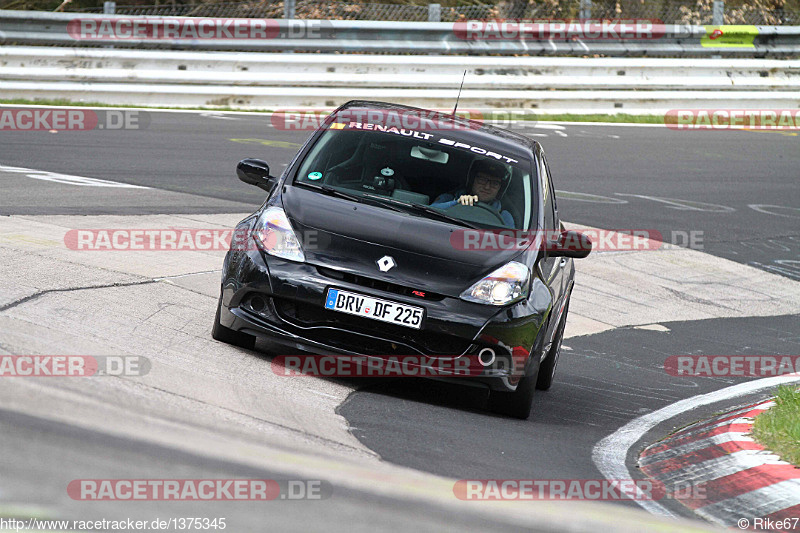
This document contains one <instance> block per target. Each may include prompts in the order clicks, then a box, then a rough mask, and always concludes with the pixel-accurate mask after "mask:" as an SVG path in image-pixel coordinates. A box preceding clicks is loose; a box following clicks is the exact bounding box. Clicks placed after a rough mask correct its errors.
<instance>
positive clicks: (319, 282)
mask: <svg viewBox="0 0 800 533" xmlns="http://www.w3.org/2000/svg"><path fill="white" fill-rule="evenodd" d="M329 288H339V289H343V290H348V291H351V292H356V293H361V294H368V295H372V296H374V297H377V298H382V299H386V300H392V301H395V302H400V303H405V304H408V305H414V306H419V307H424V308H425V318H424V320H423V324H422V328H421V329H419V330H417V329H412V328H407V327H404V326H399V325H394V324H387V323H385V322H379V321H375V320H372V319H369V318H363V317H358V316H352V315H349V314H345V313H340V312H338V311H331V310H328V309H325V308H324V301H325V296H326V294H327V290H328V289H329ZM406 289H408V288H403V287H397V286H391V285H390V284H386V283H380V282H378V281H376V280H370V279H367V278H364V277H361V276H354V275H350V274H347V273H345V272H341V271H337V270H334V269H331V268H327V267H323V266H318V265H312V264H308V263H294V262H290V261H284V260H281V259H279V258H275V257H272V256H266V255H264V254H263V253H262V252H261V251H259V250H247V251H231V252H229V253H228V255H227V256H226V258H225V265H224V268H223V280H222V302H221V309H220V322H221V324H222V325H223V326H225V327H228V328H230V329H233V330H236V331H241V332H243V333H247V334H250V335H255V336H258V337H262V338H265V339H266V340H268V341H269V342H271V343H272V344H276V345H279V346H281V347H284V348H289V349H290V350H301V351H304V352H312V353H315V354H332V355H359V356H371V357H387V356H428V357H430V358H434V359H447V360H449V361H450V363H451V364H450V365H449V366H451V367H459V368H464V367H465V366H466V367H468V368H470V369H472V370H471V372H470V374H469V377H459V378H457V379H459V382H460V383H463V384H465V385H475V386H481V387H489V388H490V389H493V390H500V391H513V390H515V389H516V386H517V384H518V383H519V380H520V379H521V378H522V377H523V376H525V375H532V374H534V372H536V370H537V369H538V365H539V362H540V357H531V353H536V354H541V350H542V339H541V338H540V337H541V335H540V334H539V333H540V332H544V330H545V328H543V324H544V319H545V317H546V312H547V310H548V309H549V308H546V309H544V310H539V309H535V308H533V304H532V303H531V302H529V301H525V302H519V303H517V304H514V305H512V306H509V307H507V308H500V309H498V308H496V307H491V306H483V305H480V304H474V303H470V302H464V301H462V300H460V299H458V298H451V297H447V296H442V295H430V296H429V297H428V298H418V297H415V296H411V295H410V291H409V290H406ZM539 303H540V305H541V302H539ZM485 348H491V349H492V350H493V351H494V352H495V361H494V363H493V364H491V365H488V366H483V365H482V364H481V363H480V362H479V360H478V353H479V352H480V351H481V350H484V349H485ZM412 366H414V365H412ZM438 379H448V378H447V376H446V373H445V374H440V375H439V376H438Z"/></svg>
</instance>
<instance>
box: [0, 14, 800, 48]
mask: <svg viewBox="0 0 800 533" xmlns="http://www.w3.org/2000/svg"><path fill="white" fill-rule="evenodd" d="M77 19H83V20H92V19H94V20H101V19H106V20H111V21H122V20H134V19H135V20H137V21H140V22H141V23H142V24H151V25H158V24H161V23H163V21H164V20H165V18H162V17H132V16H118V15H100V14H85V13H46V12H31V11H0V42H2V41H5V43H6V44H15V45H61V46H108V45H114V46H120V47H135V48H170V49H191V50H243V51H262V52H269V51H298V52H334V51H335V52H366V53H395V54H414V53H418V54H466V55H515V56H519V55H531V56H535V55H559V56H565V55H577V56H587V55H595V54H598V55H606V56H657V57H658V56H673V57H682V56H713V55H724V56H726V57H727V56H740V57H785V56H800V26H727V27H726V26H723V27H722V33H725V32H738V33H739V34H741V35H743V37H744V38H743V39H741V41H742V42H740V43H739V44H734V45H731V43H730V42H729V41H728V40H727V37H725V38H721V39H718V38H717V37H720V36H721V34H720V35H715V34H714V33H713V28H714V27H705V26H686V25H675V24H667V25H659V28H658V35H657V37H655V38H649V39H644V40H640V39H611V38H609V39H605V38H603V39H592V38H580V37H575V38H570V39H568V40H567V39H564V40H562V39H559V38H552V37H551V38H547V39H545V38H542V39H531V38H527V37H522V38H518V39H512V38H509V39H505V38H498V39H466V38H464V36H463V35H460V34H459V33H460V32H459V31H456V27H457V26H456V25H457V24H461V23H440V22H385V21H350V20H287V19H270V20H268V21H267V22H268V24H269V27H270V30H271V31H270V36H268V37H267V38H263V39H236V38H231V39H227V38H221V39H202V38H197V39H191V40H189V39H158V40H154V39H134V38H126V39H123V40H120V39H111V38H97V39H89V40H82V39H80V38H76V37H75V36H74V35H71V34H70V31H68V25H69V24H70V22H71V21H75V20H77ZM180 19H181V20H182V21H192V20H194V21H196V23H197V24H198V26H199V24H200V22H201V21H202V20H211V19H199V18H195V19H192V18H191V17H181V18H180ZM171 20H175V18H174V17H173V18H171ZM229 20H248V21H251V23H252V21H254V20H256V21H258V20H264V19H229ZM73 24H74V22H73ZM717 29H718V28H717ZM709 31H710V32H711V33H709ZM73 33H74V32H73Z"/></svg>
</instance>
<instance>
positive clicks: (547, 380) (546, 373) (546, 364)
mask: <svg viewBox="0 0 800 533" xmlns="http://www.w3.org/2000/svg"><path fill="white" fill-rule="evenodd" d="M567 313H569V301H567V307H566V308H565V309H564V314H562V315H561V322H559V323H558V329H557V330H556V334H555V336H554V337H553V344H552V345H551V346H550V351H549V352H547V357H545V358H544V361H542V364H541V366H540V367H539V376H538V377H537V378H536V388H537V389H538V390H549V389H550V387H552V386H553V378H555V376H556V366H557V365H558V358H559V357H560V356H561V341H562V340H563V339H564V328H566V327H567Z"/></svg>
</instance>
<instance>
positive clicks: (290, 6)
mask: <svg viewBox="0 0 800 533" xmlns="http://www.w3.org/2000/svg"><path fill="white" fill-rule="evenodd" d="M296 4H297V2H296V1H295V0H284V2H283V18H285V19H293V18H294V14H295V6H296Z"/></svg>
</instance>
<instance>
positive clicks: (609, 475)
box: [592, 375, 800, 516]
mask: <svg viewBox="0 0 800 533" xmlns="http://www.w3.org/2000/svg"><path fill="white" fill-rule="evenodd" d="M797 382H800V377H798V376H796V375H795V376H776V377H772V378H763V379H757V380H754V381H748V382H746V383H740V384H738V385H733V386H731V387H726V388H724V389H719V390H716V391H714V392H709V393H707V394H699V395H697V396H692V397H690V398H686V399H684V400H680V401H678V402H675V403H673V404H670V405H667V406H666V407H662V408H661V409H659V410H657V411H653V412H652V413H649V414H646V415H644V416H640V417H639V418H635V419H633V420H631V421H630V422H628V423H627V424H625V425H624V426H622V427H621V428H619V429H618V430H617V431H615V432H614V433H612V434H611V435H609V436H607V437H606V438H604V439H603V440H601V441H600V442H598V443H597V444H596V445H595V447H594V449H593V450H592V461H594V464H595V465H596V466H597V469H598V470H600V472H601V473H602V474H603V475H604V476H605V477H606V479H608V480H614V479H631V478H632V474H631V472H630V471H629V470H628V467H627V466H626V465H625V462H626V460H627V457H628V450H630V449H631V447H632V446H633V445H635V444H636V443H637V442H639V441H640V440H641V439H642V437H644V435H645V433H647V432H648V431H650V430H651V429H653V428H654V427H656V426H657V425H658V424H660V423H662V422H665V421H667V420H669V419H670V418H674V417H676V416H678V415H681V414H683V413H686V412H687V411H691V410H692V409H697V408H698V407H703V406H704V405H709V404H713V403H716V402H720V401H726V400H731V399H733V398H738V397H740V396H746V395H748V394H753V393H755V392H759V391H762V390H764V389H769V388H773V387H777V386H778V385H781V384H783V383H797ZM636 490H637V492H638V490H639V489H638V488H637V489H636ZM644 497H645V495H644V493H641V494H636V499H635V500H634V501H635V502H636V503H637V504H639V506H641V507H642V508H643V509H645V510H646V511H649V512H651V513H653V514H658V515H664V516H675V514H674V513H672V512H671V511H669V510H667V508H666V507H664V506H663V505H661V504H660V503H658V502H655V501H652V500H646V499H644Z"/></svg>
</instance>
